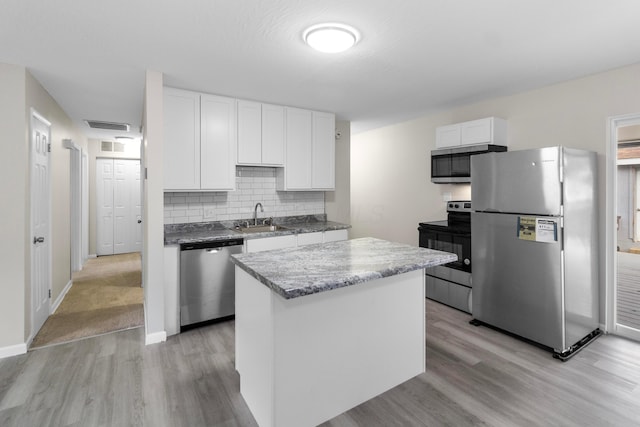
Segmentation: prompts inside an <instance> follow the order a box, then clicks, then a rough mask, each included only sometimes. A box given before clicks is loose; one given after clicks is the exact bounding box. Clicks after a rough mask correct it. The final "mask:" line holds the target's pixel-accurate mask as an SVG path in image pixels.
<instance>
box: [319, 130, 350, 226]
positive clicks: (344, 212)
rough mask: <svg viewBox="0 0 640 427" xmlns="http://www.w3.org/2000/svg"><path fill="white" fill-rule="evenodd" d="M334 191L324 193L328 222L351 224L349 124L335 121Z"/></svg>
mask: <svg viewBox="0 0 640 427" xmlns="http://www.w3.org/2000/svg"><path fill="white" fill-rule="evenodd" d="M336 131H337V132H339V133H340V138H338V139H336V189H335V191H327V192H326V193H325V212H326V214H327V219H328V220H329V221H337V222H342V223H345V224H349V223H350V222H351V172H350V170H351V122H347V121H341V120H336Z"/></svg>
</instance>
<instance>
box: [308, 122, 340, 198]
mask: <svg viewBox="0 0 640 427" xmlns="http://www.w3.org/2000/svg"><path fill="white" fill-rule="evenodd" d="M335 133H336V119H335V115H333V114H330V113H320V112H315V111H314V112H313V150H312V155H311V159H312V166H311V173H312V178H311V187H312V188H313V189H318V190H320V189H321V190H333V189H335V186H336V184H335V178H336V171H335V165H336V158H335V151H336V138H335Z"/></svg>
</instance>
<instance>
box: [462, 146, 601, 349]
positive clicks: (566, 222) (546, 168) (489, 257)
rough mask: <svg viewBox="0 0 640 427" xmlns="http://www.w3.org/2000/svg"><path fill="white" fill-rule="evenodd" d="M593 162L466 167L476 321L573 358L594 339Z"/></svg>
mask: <svg viewBox="0 0 640 427" xmlns="http://www.w3.org/2000/svg"><path fill="white" fill-rule="evenodd" d="M597 185H598V184H597V159H596V154H595V153H593V152H589V151H584V150H576V149H569V148H564V147H548V148H542V149H535V150H523V151H510V152H505V153H487V154H481V155H477V156H473V157H472V159H471V200H472V203H473V209H474V212H472V214H471V255H472V259H473V263H474V264H473V270H472V282H473V298H472V299H473V301H472V308H473V312H472V314H473V317H474V320H475V321H476V323H480V322H481V323H485V324H488V325H492V326H495V327H498V328H500V329H503V330H505V331H508V332H511V333H513V334H516V335H519V336H521V337H524V338H526V339H529V340H531V341H534V342H536V343H538V344H542V345H543V346H546V347H549V348H550V349H553V352H554V356H556V357H559V358H561V359H564V358H567V357H569V356H571V355H572V354H573V353H574V352H575V351H577V350H579V349H580V348H581V347H582V345H584V344H587V343H588V342H589V341H590V340H591V339H593V338H595V337H596V336H597V335H598V334H599V333H600V331H599V330H598V324H599V314H598V310H599V304H598V299H599V298H598V296H599V290H598V230H597V191H596V190H597Z"/></svg>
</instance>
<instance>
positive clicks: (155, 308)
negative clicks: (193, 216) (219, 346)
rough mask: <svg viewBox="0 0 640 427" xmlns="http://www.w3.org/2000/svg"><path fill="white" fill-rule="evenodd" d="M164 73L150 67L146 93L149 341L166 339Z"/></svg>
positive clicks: (145, 274) (145, 249) (145, 259)
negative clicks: (163, 173) (163, 158)
mask: <svg viewBox="0 0 640 427" xmlns="http://www.w3.org/2000/svg"><path fill="white" fill-rule="evenodd" d="M162 91H163V89H162V73H159V72H156V71H147V73H146V79H145V93H144V113H143V117H142V123H143V139H142V145H143V156H142V167H143V168H142V176H143V177H144V176H145V174H144V171H145V169H146V171H147V174H146V179H145V180H144V187H143V188H144V195H143V198H144V203H143V206H144V212H143V219H142V224H143V227H144V231H143V257H142V285H143V286H144V305H145V327H146V342H147V344H150V343H153V342H158V341H164V340H165V339H166V332H165V327H164V277H163V274H164V268H163V264H164V224H163V214H162V212H163V208H164V198H163V185H164V179H163V176H162V169H163V160H162V156H163V139H162V138H163V121H162V115H163V102H162Z"/></svg>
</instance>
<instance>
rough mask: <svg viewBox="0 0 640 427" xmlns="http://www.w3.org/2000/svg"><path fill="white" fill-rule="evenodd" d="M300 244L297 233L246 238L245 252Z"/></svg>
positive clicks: (291, 246)
mask: <svg viewBox="0 0 640 427" xmlns="http://www.w3.org/2000/svg"><path fill="white" fill-rule="evenodd" d="M297 244H298V240H297V237H296V235H295V234H287V235H286V236H275V237H263V238H260V239H245V241H244V252H245V253H249V252H262V251H271V250H274V249H284V248H294V247H296V246H297Z"/></svg>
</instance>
